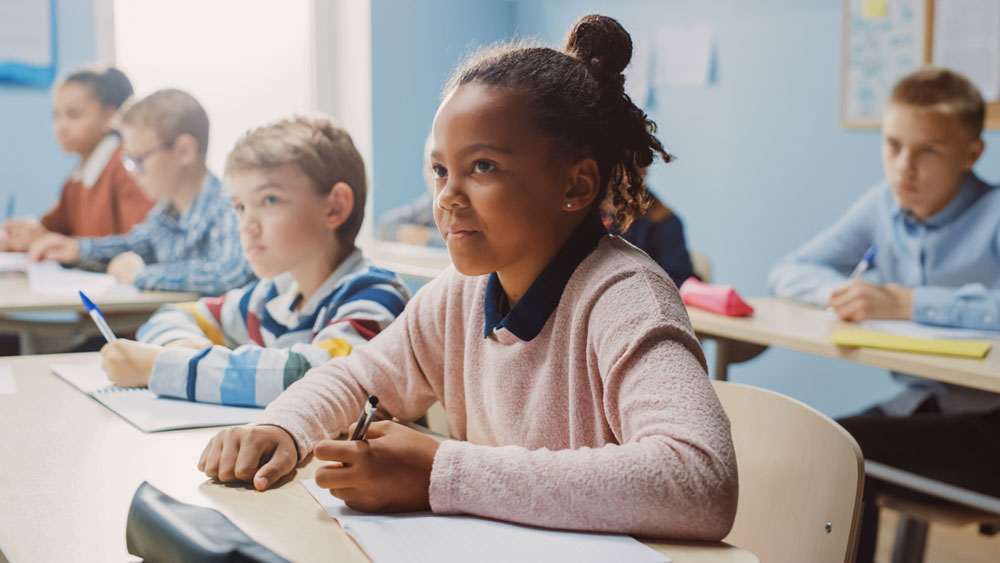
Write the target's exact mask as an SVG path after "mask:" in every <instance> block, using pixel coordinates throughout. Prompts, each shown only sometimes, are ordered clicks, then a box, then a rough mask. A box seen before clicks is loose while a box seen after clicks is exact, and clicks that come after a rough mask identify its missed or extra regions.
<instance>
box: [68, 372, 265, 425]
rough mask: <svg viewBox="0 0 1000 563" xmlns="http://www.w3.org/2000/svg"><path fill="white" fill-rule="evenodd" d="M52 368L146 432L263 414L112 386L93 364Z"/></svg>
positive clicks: (246, 419) (223, 422)
mask: <svg viewBox="0 0 1000 563" xmlns="http://www.w3.org/2000/svg"><path fill="white" fill-rule="evenodd" d="M50 367H51V368H52V372H53V373H55V374H56V375H58V376H59V377H61V378H63V379H65V380H66V381H67V382H69V383H70V384H71V385H73V386H74V387H76V388H77V389H79V390H80V391H83V392H84V393H86V394H88V395H90V396H91V397H93V398H94V399H96V400H97V401H98V402H100V403H101V404H102V405H104V406H105V407H107V408H109V409H111V411H112V412H114V413H115V414H117V415H118V416H120V417H122V418H124V419H125V420H127V421H129V422H130V423H132V424H133V425H134V426H135V427H136V428H138V429H139V430H142V431H143V432H161V431H163V430H181V429H185V428H204V427H209V426H228V425H232V424H246V423H248V422H250V421H251V420H252V419H253V418H254V417H255V416H257V415H258V414H259V413H260V412H261V409H259V408H251V407H231V406H227V405H216V404H212V403H195V402H192V401H185V400H183V399H171V398H168V397H160V396H159V395H157V394H156V393H153V392H152V391H150V390H149V389H147V388H145V387H136V388H125V387H118V386H116V385H114V384H113V383H111V381H110V380H109V379H108V376H106V375H105V374H104V372H103V371H102V370H101V367H100V366H97V365H93V364H52V365H51V366H50Z"/></svg>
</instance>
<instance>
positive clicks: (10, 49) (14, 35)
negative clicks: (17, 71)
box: [0, 0, 52, 66]
mask: <svg viewBox="0 0 1000 563" xmlns="http://www.w3.org/2000/svg"><path fill="white" fill-rule="evenodd" d="M49 7H50V4H49V2H48V1H47V0H3V2H0V63H10V62H14V63H22V64H28V65H32V66H49V65H51V64H52V23H51V18H52V13H51V12H50V10H49Z"/></svg>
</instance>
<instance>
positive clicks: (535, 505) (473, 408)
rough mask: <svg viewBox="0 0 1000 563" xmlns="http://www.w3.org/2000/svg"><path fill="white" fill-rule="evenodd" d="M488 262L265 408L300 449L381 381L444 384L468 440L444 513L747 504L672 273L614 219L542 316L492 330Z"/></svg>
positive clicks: (510, 515)
mask: <svg viewBox="0 0 1000 563" xmlns="http://www.w3.org/2000/svg"><path fill="white" fill-rule="evenodd" d="M486 285H487V276H480V277H466V276H463V275H461V274H459V273H458V272H457V271H455V270H454V269H449V270H448V271H446V272H444V273H443V274H442V275H440V276H439V277H438V278H437V279H435V280H434V281H433V282H431V283H429V284H427V285H426V286H425V287H424V288H422V289H421V290H420V291H419V292H418V293H417V295H416V296H415V297H414V299H413V300H412V301H410V303H409V305H407V307H406V310H405V311H404V312H403V314H402V315H400V317H399V318H398V319H397V321H396V322H395V323H393V324H392V325H390V326H389V327H388V328H387V329H385V330H384V331H383V332H382V333H380V334H379V335H378V336H376V337H375V338H374V339H373V340H372V341H371V342H370V343H369V344H368V345H367V346H363V347H361V348H358V349H357V350H355V351H354V353H353V354H351V355H350V356H348V357H345V358H335V359H333V360H331V361H330V362H328V363H327V364H325V365H323V366H321V367H318V368H315V369H313V370H311V371H310V372H309V373H308V374H307V375H306V376H305V377H304V378H303V379H302V380H300V381H299V382H297V383H295V384H294V385H292V386H291V387H289V388H288V389H287V390H286V391H285V392H284V393H283V394H282V395H281V396H279V397H278V399H277V400H275V401H274V402H272V403H271V404H270V406H268V408H267V410H266V411H265V412H264V413H263V414H262V415H261V416H260V417H259V418H258V420H256V421H255V423H256V424H273V425H276V426H279V427H281V428H283V429H285V430H286V431H288V432H289V433H290V434H291V435H292V437H293V438H294V439H295V442H296V446H297V448H298V451H299V455H300V458H305V457H306V456H307V455H308V454H309V453H310V452H311V451H312V448H313V446H314V445H315V444H316V442H317V441H319V440H321V439H325V438H327V437H333V436H336V435H338V434H340V433H341V432H343V431H344V430H345V429H346V427H347V426H348V425H349V424H350V423H352V422H353V421H354V419H355V418H356V417H357V414H358V412H360V410H361V406H362V403H363V401H364V400H365V398H366V397H367V396H368V395H369V394H373V395H377V396H378V397H379V401H380V405H382V406H384V407H385V408H386V409H387V410H388V411H389V412H391V413H392V414H393V415H395V416H396V417H398V418H399V419H402V420H413V419H416V418H417V417H419V416H420V415H422V414H423V413H424V411H426V409H427V408H428V407H429V406H430V405H431V404H433V402H434V401H441V403H442V404H443V405H444V408H445V411H446V413H447V417H448V430H449V432H450V434H451V436H452V437H453V438H454V440H449V441H446V442H444V443H442V444H441V447H440V449H439V450H438V452H437V456H436V457H435V458H434V467H433V470H432V473H431V485H430V502H431V507H432V509H433V510H434V512H436V513H441V514H452V513H467V514H475V515H479V516H485V517H490V518H497V519H502V520H509V521H514V522H520V523H525V524H532V525H537V526H544V527H552V528H566V529H575V530H593V531H606V532H621V533H628V534H633V535H642V536H653V537H669V538H690V539H705V540H716V539H721V538H722V537H724V536H725V535H726V534H727V533H728V532H729V529H730V527H731V526H732V522H733V518H734V517H735V514H736V499H737V475H736V458H735V454H734V451H733V444H732V438H731V436H730V432H729V420H728V419H727V418H726V415H725V413H724V412H723V410H722V407H721V405H720V404H719V400H718V398H717V397H716V395H715V393H714V391H713V389H712V386H711V384H710V383H709V380H708V377H707V375H706V369H705V359H704V356H703V354H702V351H701V348H700V346H699V344H698V341H697V340H696V339H695V337H694V333H693V331H692V329H691V325H690V321H689V320H688V317H687V313H686V311H685V309H684V306H683V305H682V303H681V300H680V297H679V296H678V294H677V290H676V288H675V287H674V285H673V283H672V282H671V281H670V279H669V278H668V277H667V275H666V274H665V273H664V272H663V270H662V269H660V267H659V266H657V265H656V264H655V263H654V262H653V261H652V260H650V259H649V257H647V256H646V255H645V254H643V253H642V252H641V251H639V250H637V249H636V248H634V247H632V246H631V245H629V244H628V243H627V242H625V241H623V240H622V239H620V238H618V237H612V236H605V237H603V239H601V242H600V243H599V244H598V246H597V248H596V249H595V250H594V251H593V252H592V253H590V255H589V256H587V257H586V258H585V259H584V260H583V261H582V262H581V263H580V265H579V266H578V267H577V268H576V270H575V271H574V272H573V274H572V276H571V277H570V278H569V281H568V282H567V284H566V287H565V289H564V291H563V294H562V297H561V299H560V300H559V304H558V306H556V309H555V311H554V312H553V313H552V314H551V316H550V317H549V318H548V320H547V322H546V324H545V325H544V328H543V329H542V331H541V333H540V334H538V336H536V337H535V338H533V339H531V340H530V341H527V342H524V341H521V340H520V339H519V338H518V337H516V336H514V335H513V334H512V333H511V332H509V331H508V330H507V329H505V328H500V329H498V330H495V331H493V332H491V333H490V334H489V336H488V337H485V338H484V311H483V299H484V293H485V288H486Z"/></svg>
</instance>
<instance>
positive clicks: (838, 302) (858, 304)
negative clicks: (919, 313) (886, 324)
mask: <svg viewBox="0 0 1000 563" xmlns="http://www.w3.org/2000/svg"><path fill="white" fill-rule="evenodd" d="M827 306H829V307H830V308H831V309H833V312H834V313H837V316H838V317H840V318H841V319H843V320H845V321H867V320H873V319H899V320H908V319H910V318H912V317H913V290H912V289H910V288H906V287H903V286H901V285H899V284H895V283H891V284H889V285H872V284H870V283H868V282H865V281H861V280H851V281H849V282H847V283H846V284H844V285H842V286H841V287H838V288H837V289H835V290H833V292H832V293H831V294H830V299H829V301H827Z"/></svg>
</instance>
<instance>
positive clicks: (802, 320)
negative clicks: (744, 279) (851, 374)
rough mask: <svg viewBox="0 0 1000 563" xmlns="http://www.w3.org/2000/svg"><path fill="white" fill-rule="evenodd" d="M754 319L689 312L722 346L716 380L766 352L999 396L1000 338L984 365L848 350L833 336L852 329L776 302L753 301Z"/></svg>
mask: <svg viewBox="0 0 1000 563" xmlns="http://www.w3.org/2000/svg"><path fill="white" fill-rule="evenodd" d="M750 304H751V305H752V306H753V308H754V314H753V316H751V317H742V318H734V317H726V316H723V315H717V314H715V313H710V312H708V311H704V310H701V309H695V308H688V315H689V316H690V317H691V324H692V326H693V327H694V330H695V332H696V333H697V334H698V335H699V336H701V337H704V338H711V339H714V340H715V341H716V342H717V343H718V349H717V353H716V377H717V378H718V379H726V377H727V375H728V374H727V371H728V366H729V364H730V363H736V362H740V361H745V360H747V359H750V358H752V357H755V356H756V355H758V354H760V353H761V352H763V351H764V350H765V349H766V348H767V347H768V346H776V347H778V348H787V349H789V350H796V351H799V352H806V353H809V354H815V355H817V356H826V357H828V358H837V359H840V360H847V361H849V362H856V363H859V364H866V365H870V366H876V367H881V368H885V369H888V370H892V371H898V372H901V373H908V374H912V375H918V376H920V377H925V378H927V379H933V380H936V381H943V382H945V383H954V384H956V385H963V386H965V387H974V388H976V389H984V390H986V391H992V392H995V393H1000V338H998V339H997V340H995V341H994V343H993V348H992V349H991V350H990V351H989V353H988V354H987V355H986V357H985V358H983V359H979V360H977V359H972V358H958V357H949V356H937V355H932V354H917V353H912V352H895V351H891V350H877V349H874V348H850V347H845V346H837V345H835V344H833V343H831V342H830V336H831V335H832V334H833V333H834V332H835V331H837V330H839V329H843V328H857V325H855V324H853V323H845V322H840V321H832V320H828V319H825V318H823V316H822V315H819V314H817V312H818V311H819V309H816V308H814V307H808V306H805V305H801V304H798V303H793V302H791V301H785V300H783V299H775V298H763V299H751V300H750Z"/></svg>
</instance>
